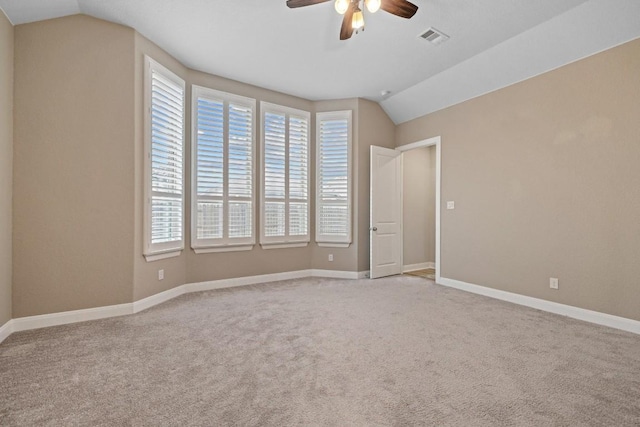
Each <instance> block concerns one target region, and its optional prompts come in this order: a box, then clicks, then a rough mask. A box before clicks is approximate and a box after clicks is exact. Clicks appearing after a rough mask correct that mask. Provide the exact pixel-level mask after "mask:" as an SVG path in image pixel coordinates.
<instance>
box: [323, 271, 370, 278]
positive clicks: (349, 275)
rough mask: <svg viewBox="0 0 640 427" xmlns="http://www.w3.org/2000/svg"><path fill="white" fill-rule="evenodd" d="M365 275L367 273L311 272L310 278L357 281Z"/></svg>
mask: <svg viewBox="0 0 640 427" xmlns="http://www.w3.org/2000/svg"><path fill="white" fill-rule="evenodd" d="M366 273H368V271H338V270H311V277H327V278H329V279H349V280H357V279H362V278H364V277H365V274H366Z"/></svg>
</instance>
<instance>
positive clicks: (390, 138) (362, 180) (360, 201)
mask: <svg viewBox="0 0 640 427" xmlns="http://www.w3.org/2000/svg"><path fill="white" fill-rule="evenodd" d="M357 125H358V143H357V146H356V147H354V150H355V152H357V153H358V156H357V158H356V175H355V176H356V180H355V182H356V185H355V188H356V193H355V194H354V199H353V200H354V203H355V209H354V211H355V218H356V219H357V224H356V227H355V228H356V235H355V236H356V241H357V242H358V271H367V270H369V241H370V236H369V205H370V204H369V201H370V194H369V193H370V191H369V189H370V185H369V184H370V177H369V171H370V169H371V162H370V161H369V159H370V157H371V153H370V152H371V146H372V145H377V146H379V147H387V148H394V139H395V135H394V132H395V125H394V124H393V122H392V121H391V119H390V118H389V116H387V113H385V112H384V110H383V109H382V107H380V105H379V104H377V103H375V102H373V101H368V100H365V99H359V100H358V123H357Z"/></svg>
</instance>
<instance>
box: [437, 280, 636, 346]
mask: <svg viewBox="0 0 640 427" xmlns="http://www.w3.org/2000/svg"><path fill="white" fill-rule="evenodd" d="M437 283H438V284H439V285H443V286H447V287H450V288H455V289H460V290H462V291H466V292H471V293H474V294H478V295H484V296H486V297H490V298H495V299H499V300H502V301H507V302H511V303H514V304H518V305H523V306H526V307H530V308H535V309H537V310H542V311H546V312H549V313H554V314H559V315H561V316H566V317H571V318H572V319H578V320H583V321H585V322H590V323H595V324H597V325H602V326H608V327H610V328H614V329H620V330H623V331H627V332H631V333H634V334H640V321H638V320H633V319H627V318H626V317H619V316H614V315H611V314H606V313H601V312H599V311H593V310H587V309H585V308H579V307H574V306H571V305H566V304H560V303H557V302H553V301H547V300H543V299H540V298H534V297H528V296H526V295H520V294H515V293H512V292H507V291H501V290H499V289H493V288H488V287H486V286H480V285H474V284H472V283H466V282H462V281H460V280H454V279H447V278H446V277H441V278H440V279H439V280H438V281H437Z"/></svg>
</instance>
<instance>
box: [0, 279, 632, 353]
mask: <svg viewBox="0 0 640 427" xmlns="http://www.w3.org/2000/svg"><path fill="white" fill-rule="evenodd" d="M304 277H329V278H336V279H348V280H353V279H363V278H365V277H369V271H359V272H357V271H336V270H313V269H312V270H298V271H289V272H284V273H274V274H263V275H258V276H247V277H237V278H231V279H221V280H212V281H208V282H200V283H188V284H185V285H181V286H177V287H175V288H172V289H169V290H167V291H164V292H161V293H159V294H156V295H152V296H150V297H147V298H144V299H141V300H138V301H135V302H133V303H127V304H119V305H111V306H106V307H96V308H89V309H84V310H75V311H66V312H62V313H52V314H43V315H39V316H29V317H19V318H16V319H12V320H10V321H8V322H7V323H5V324H4V325H3V326H2V327H0V343H1V342H2V341H4V340H5V339H6V338H7V337H8V336H9V335H11V334H12V333H13V332H20V331H26V330H30V329H38V328H44V327H48V326H57V325H64V324H68V323H76V322H84V321H87V320H97V319H104V318H108V317H116V316H124V315H127V314H134V313H138V312H140V311H143V310H146V309H148V308H151V307H153V306H156V305H158V304H162V303H164V302H166V301H169V300H171V299H173V298H176V297H178V296H180V295H183V294H187V293H191V292H200V291H207V290H213V289H223V288H230V287H236V286H246V285H255V284H259V283H269V282H275V281H279V280H289V279H299V278H304ZM436 279H437V280H436V281H437V283H438V284H440V285H444V286H448V287H451V288H456V289H460V290H463V291H467V292H472V293H475V294H479V295H484V296H488V297H491V298H496V299H499V300H503V301H508V302H512V303H515V304H519V305H524V306H527V307H531V308H536V309H538V310H543V311H548V312H551V313H555V314H560V315H563V316H567V317H572V318H574V319H579V320H584V321H587V322H591V323H596V324H598V325H604V326H609V327H611V328H615V329H621V330H623V331H627V332H632V333H636V334H640V321H637V320H632V319H626V318H624V317H618V316H613V315H610V314H605V313H600V312H597V311H592V310H586V309H583V308H578V307H573V306H569V305H565V304H559V303H556V302H551V301H546V300H542V299H538V298H533V297H528V296H524V295H519V294H514V293H511V292H506V291H501V290H498V289H492V288H487V287H484V286H479V285H474V284H471V283H466V282H461V281H459V280H453V279H448V278H446V277H438V278H436Z"/></svg>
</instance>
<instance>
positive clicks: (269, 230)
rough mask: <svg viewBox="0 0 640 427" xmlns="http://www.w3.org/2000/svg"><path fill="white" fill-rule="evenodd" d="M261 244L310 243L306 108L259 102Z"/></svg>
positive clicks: (268, 246)
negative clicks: (260, 122) (304, 109)
mask: <svg viewBox="0 0 640 427" xmlns="http://www.w3.org/2000/svg"><path fill="white" fill-rule="evenodd" d="M260 109H261V111H262V200H261V201H262V203H261V204H260V206H261V215H260V218H261V221H260V223H261V233H260V243H261V244H262V246H263V247H264V248H274V247H295V246H305V245H307V244H308V243H309V240H310V236H309V121H310V114H309V113H308V112H306V111H301V110H295V109H293V108H287V107H281V106H278V105H274V104H269V103H266V102H262V103H261V104H260Z"/></svg>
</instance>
